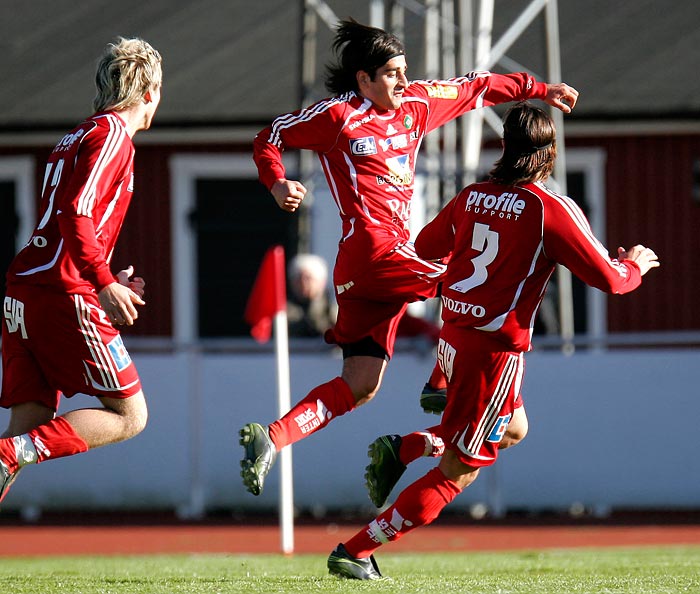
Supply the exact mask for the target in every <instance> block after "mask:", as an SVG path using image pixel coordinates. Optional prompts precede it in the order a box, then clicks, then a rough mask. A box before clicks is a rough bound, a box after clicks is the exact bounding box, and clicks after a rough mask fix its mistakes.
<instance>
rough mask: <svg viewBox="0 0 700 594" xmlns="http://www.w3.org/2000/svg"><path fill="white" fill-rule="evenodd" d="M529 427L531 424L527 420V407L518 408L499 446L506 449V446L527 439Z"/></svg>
mask: <svg viewBox="0 0 700 594" xmlns="http://www.w3.org/2000/svg"><path fill="white" fill-rule="evenodd" d="M528 429H529V424H528V421H527V415H526V414H525V408H524V407H520V408H516V409H515V411H514V413H513V418H512V419H511V420H510V423H508V428H507V429H506V432H505V434H504V435H503V439H502V440H501V443H500V444H499V446H498V448H499V449H501V450H505V449H506V448H510V447H512V446H514V445H517V444H518V443H520V442H521V441H522V440H523V439H525V436H526V435H527V431H528Z"/></svg>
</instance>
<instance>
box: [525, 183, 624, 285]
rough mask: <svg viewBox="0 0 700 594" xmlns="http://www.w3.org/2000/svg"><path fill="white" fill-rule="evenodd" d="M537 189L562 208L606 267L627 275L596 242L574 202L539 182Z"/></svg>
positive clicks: (620, 265) (598, 242)
mask: <svg viewBox="0 0 700 594" xmlns="http://www.w3.org/2000/svg"><path fill="white" fill-rule="evenodd" d="M537 187H538V188H540V189H541V190H542V191H544V192H545V193H546V194H547V195H548V196H551V197H552V198H553V199H554V200H555V201H556V202H558V203H559V204H560V205H561V206H562V208H563V209H564V210H565V211H566V213H567V214H568V215H569V217H570V218H571V220H572V221H573V222H574V223H575V224H576V226H577V227H578V228H579V230H580V231H581V233H582V234H583V235H584V236H585V237H586V239H588V241H589V243H590V244H591V247H593V249H595V251H597V252H598V253H599V254H600V256H601V257H602V258H603V260H604V261H605V262H606V263H607V264H608V266H610V267H611V268H614V269H615V271H616V272H617V273H618V274H619V275H620V276H622V277H625V278H626V277H627V274H628V271H627V267H626V266H624V265H623V264H620V263H618V262H612V261H611V260H610V254H609V253H608V250H607V249H606V248H605V246H604V245H603V244H602V243H601V242H600V241H599V240H598V238H597V237H596V236H595V235H593V230H592V229H591V226H590V224H589V223H588V220H587V219H586V215H585V214H583V211H582V210H581V208H580V207H579V206H578V204H576V202H574V201H573V200H572V199H571V198H569V197H568V196H560V195H559V194H555V193H554V192H552V191H551V190H550V189H549V188H548V187H547V186H545V185H544V184H542V183H540V182H538V183H537Z"/></svg>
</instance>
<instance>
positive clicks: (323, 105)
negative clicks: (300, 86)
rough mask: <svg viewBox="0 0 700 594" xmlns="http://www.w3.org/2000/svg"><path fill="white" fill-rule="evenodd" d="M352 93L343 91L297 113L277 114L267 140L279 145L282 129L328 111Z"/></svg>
mask: <svg viewBox="0 0 700 594" xmlns="http://www.w3.org/2000/svg"><path fill="white" fill-rule="evenodd" d="M353 94H354V93H345V94H343V95H340V96H339V97H334V98H332V99H326V100H324V101H319V102H318V103H316V104H315V105H312V106H311V107H307V108H305V109H302V110H301V111H300V112H299V113H298V114H293V113H288V114H285V115H281V116H279V117H278V118H276V119H275V121H274V122H272V133H271V134H270V138H268V140H267V142H269V143H270V144H273V145H275V146H276V147H279V146H280V145H281V144H282V139H281V137H280V134H281V132H282V130H284V129H286V128H291V127H292V126H295V125H297V124H301V123H302V122H308V121H309V120H312V119H313V118H315V117H316V116H317V115H319V114H322V113H324V112H326V111H328V110H329V109H330V108H331V107H333V106H334V105H337V104H338V103H343V102H344V101H348V99H350V97H352V96H353Z"/></svg>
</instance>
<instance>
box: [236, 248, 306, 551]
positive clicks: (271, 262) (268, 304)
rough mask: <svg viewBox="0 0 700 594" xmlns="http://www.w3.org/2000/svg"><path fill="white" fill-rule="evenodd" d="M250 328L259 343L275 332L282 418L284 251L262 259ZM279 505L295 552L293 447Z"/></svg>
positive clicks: (288, 545)
mask: <svg viewBox="0 0 700 594" xmlns="http://www.w3.org/2000/svg"><path fill="white" fill-rule="evenodd" d="M243 317H244V318H245V320H246V322H248V323H249V324H250V326H251V329H250V334H251V336H252V337H253V338H254V339H255V340H257V341H258V342H261V343H263V342H267V341H269V340H270V337H271V334H272V332H273V330H274V336H275V359H276V362H277V406H278V409H279V416H280V417H282V416H283V415H285V414H286V413H287V412H288V411H289V409H290V408H291V403H290V397H289V392H290V390H289V384H290V382H289V339H288V333H287V287H286V281H285V264H284V248H283V247H282V246H281V245H275V246H272V247H271V248H270V249H268V250H267V252H266V253H265V256H264V257H263V261H262V264H261V265H260V270H259V271H258V275H257V277H256V279H255V282H254V283H253V288H252V290H251V293H250V296H249V297H248V303H247V304H246V309H245V313H244V316H243ZM279 468H280V503H279V518H280V532H281V535H282V543H281V544H282V552H283V553H285V554H291V553H293V552H294V482H293V479H292V447H291V446H288V447H286V448H283V449H282V451H281V452H279Z"/></svg>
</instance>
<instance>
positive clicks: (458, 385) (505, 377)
mask: <svg viewBox="0 0 700 594" xmlns="http://www.w3.org/2000/svg"><path fill="white" fill-rule="evenodd" d="M502 349H503V347H502V345H500V343H498V342H496V341H494V340H493V339H492V338H491V337H489V336H488V333H486V332H481V331H479V330H465V329H463V328H457V327H455V326H453V325H448V324H445V325H444V326H443V327H442V332H441V334H440V342H439V344H438V362H439V363H440V367H441V368H442V370H443V372H444V373H445V376H446V378H447V408H446V409H445V412H444V413H443V415H442V423H441V425H440V430H439V433H440V436H441V437H442V439H443V441H444V442H445V447H447V448H450V449H451V450H452V451H454V452H455V453H456V454H457V456H458V457H459V459H460V460H461V461H462V462H464V463H465V464H468V465H469V466H473V467H482V466H489V465H491V464H493V463H494V462H495V461H496V458H497V456H498V446H499V444H500V442H501V439H502V438H503V435H504V434H505V432H506V428H507V427H508V423H509V422H510V420H511V418H512V416H513V411H514V410H515V409H516V408H519V407H521V406H522V405H523V402H522V398H521V396H520V386H521V383H522V379H523V373H524V371H525V363H524V357H523V354H522V353H520V352H514V351H504V350H502Z"/></svg>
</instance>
